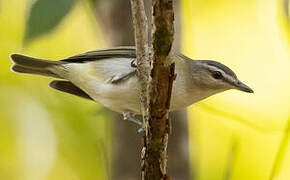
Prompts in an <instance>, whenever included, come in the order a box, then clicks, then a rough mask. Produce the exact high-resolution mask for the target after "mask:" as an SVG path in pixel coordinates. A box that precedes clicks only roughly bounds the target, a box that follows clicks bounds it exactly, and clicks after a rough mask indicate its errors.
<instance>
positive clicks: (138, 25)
mask: <svg viewBox="0 0 290 180" xmlns="http://www.w3.org/2000/svg"><path fill="white" fill-rule="evenodd" d="M131 9H132V17H133V24H134V29H135V31H134V32H135V45H136V57H137V75H138V78H139V82H140V85H141V104H142V107H141V111H142V115H143V119H145V116H147V115H146V114H147V113H146V109H147V105H148V103H147V82H148V77H149V70H150V65H149V63H150V61H149V50H148V49H149V48H148V44H149V41H148V23H147V17H146V14H145V8H144V3H143V0H131Z"/></svg>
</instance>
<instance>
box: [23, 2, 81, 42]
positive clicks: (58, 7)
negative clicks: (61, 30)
mask: <svg viewBox="0 0 290 180" xmlns="http://www.w3.org/2000/svg"><path fill="white" fill-rule="evenodd" d="M75 1H76V0H36V1H35V2H34V3H32V7H31V8H29V12H28V14H29V16H28V20H27V24H26V31H25V32H26V33H25V36H24V44H27V43H29V42H30V41H32V40H33V39H36V38H37V37H39V36H41V35H44V34H46V33H48V32H50V31H52V30H53V29H54V28H55V27H56V26H57V25H58V24H59V23H60V22H61V20H62V19H63V18H64V17H65V16H66V15H67V14H68V13H69V11H70V10H71V9H72V7H73V5H74V3H75Z"/></svg>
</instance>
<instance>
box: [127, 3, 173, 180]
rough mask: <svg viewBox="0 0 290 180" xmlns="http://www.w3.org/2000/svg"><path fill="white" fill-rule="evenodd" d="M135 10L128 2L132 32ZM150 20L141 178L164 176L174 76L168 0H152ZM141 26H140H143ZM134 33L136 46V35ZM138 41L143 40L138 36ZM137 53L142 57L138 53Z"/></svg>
mask: <svg viewBox="0 0 290 180" xmlns="http://www.w3.org/2000/svg"><path fill="white" fill-rule="evenodd" d="M135 2H136V1H135ZM131 3H132V4H133V0H131ZM137 10H142V9H137V8H136V7H134V6H132V12H133V17H134V18H135V20H134V24H135V32H136V33H138V31H140V30H138V28H142V27H141V26H139V27H138V23H137V21H141V22H142V18H141V19H137V18H140V17H137V16H134V14H136V11H137ZM144 14H145V11H144ZM152 20H153V31H152V57H151V65H152V67H151V70H150V77H149V79H148V80H149V81H147V89H145V92H147V101H143V102H147V103H149V104H146V103H145V104H143V107H145V108H144V109H145V110H146V112H145V115H143V117H144V124H145V137H144V147H143V149H142V154H141V158H142V162H141V177H142V179H143V180H154V179H156V180H161V179H168V178H167V145H168V136H169V133H170V122H169V118H168V115H169V107H170V98H171V91H172V85H173V81H174V79H175V72H174V69H175V64H174V63H173V62H172V60H171V48H172V44H173V38H174V37H173V36H174V24H173V21H174V12H173V2H172V0H153V1H152ZM142 29H144V26H143V28H142ZM135 37H136V45H137V49H138V39H137V38H138V37H137V36H135ZM140 42H143V41H140V40H139V43H140ZM139 47H140V45H139ZM139 56H140V57H143V56H142V54H141V55H139ZM137 57H138V56H137ZM144 60H146V59H144ZM146 72H147V70H146ZM146 75H147V74H146Z"/></svg>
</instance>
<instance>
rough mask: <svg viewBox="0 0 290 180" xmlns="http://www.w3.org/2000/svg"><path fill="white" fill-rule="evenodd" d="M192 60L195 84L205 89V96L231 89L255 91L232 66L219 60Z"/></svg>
mask: <svg viewBox="0 0 290 180" xmlns="http://www.w3.org/2000/svg"><path fill="white" fill-rule="evenodd" d="M192 62H193V64H192V65H191V72H192V78H193V80H194V83H195V86H196V87H199V88H200V89H201V90H202V91H204V93H205V96H210V95H213V94H216V93H219V92H222V91H226V90H229V89H237V90H240V91H244V92H247V93H253V92H254V91H253V90H252V89H251V88H250V87H248V86H247V85H245V84H244V83H242V82H241V81H240V80H239V79H238V78H237V76H236V74H235V73H234V72H233V71H232V70H231V69H230V68H228V67H227V66H225V65H223V64H221V63H219V62H216V61H210V60H195V61H192ZM206 94H208V95H206Z"/></svg>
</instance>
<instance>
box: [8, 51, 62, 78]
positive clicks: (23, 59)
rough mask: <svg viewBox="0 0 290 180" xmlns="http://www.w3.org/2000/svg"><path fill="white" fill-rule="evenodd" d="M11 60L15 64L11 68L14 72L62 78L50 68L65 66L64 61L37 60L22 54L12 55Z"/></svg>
mask: <svg viewBox="0 0 290 180" xmlns="http://www.w3.org/2000/svg"><path fill="white" fill-rule="evenodd" d="M10 58H11V60H12V61H13V62H14V65H13V66H12V68H11V69H12V70H13V71H14V72H17V73H26V74H37V75H43V76H49V77H56V78H61V77H60V76H59V75H57V74H55V73H54V72H52V71H51V70H50V69H51V68H50V67H52V66H55V65H60V64H63V63H64V62H62V61H50V60H43V59H36V58H32V57H28V56H24V55H20V54H12V55H11V56H10Z"/></svg>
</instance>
